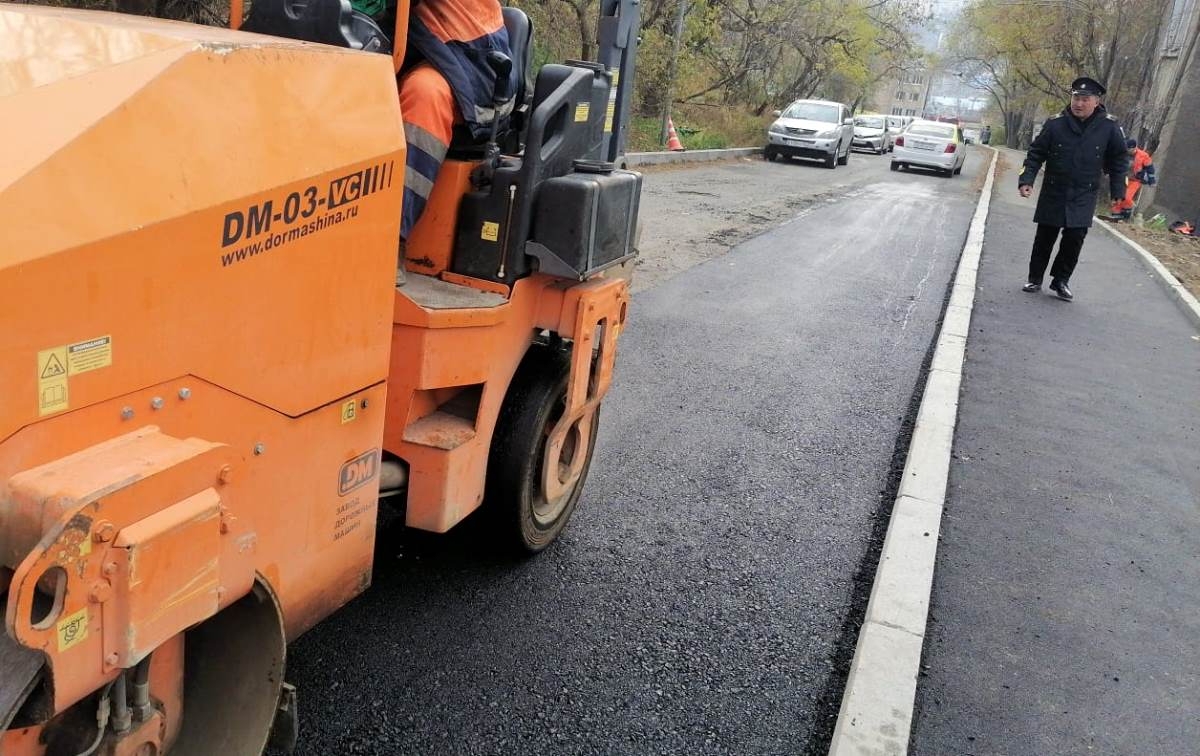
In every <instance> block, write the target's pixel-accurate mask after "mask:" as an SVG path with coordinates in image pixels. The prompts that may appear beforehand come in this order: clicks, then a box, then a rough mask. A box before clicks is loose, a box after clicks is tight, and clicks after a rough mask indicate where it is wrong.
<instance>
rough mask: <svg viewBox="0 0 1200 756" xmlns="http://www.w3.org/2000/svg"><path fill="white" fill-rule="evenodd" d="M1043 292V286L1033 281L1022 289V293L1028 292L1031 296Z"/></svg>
mask: <svg viewBox="0 0 1200 756" xmlns="http://www.w3.org/2000/svg"><path fill="white" fill-rule="evenodd" d="M1051 288H1053V287H1051ZM1041 290H1042V285H1041V284H1040V283H1034V282H1033V281H1030V282H1029V283H1027V284H1025V285H1024V286H1022V287H1021V291H1027V292H1029V293H1031V294H1032V293H1034V292H1037V291H1041Z"/></svg>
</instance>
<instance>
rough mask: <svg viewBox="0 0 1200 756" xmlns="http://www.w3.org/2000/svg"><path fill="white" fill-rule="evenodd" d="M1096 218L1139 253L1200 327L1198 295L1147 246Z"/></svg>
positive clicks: (1106, 228) (1145, 263)
mask: <svg viewBox="0 0 1200 756" xmlns="http://www.w3.org/2000/svg"><path fill="white" fill-rule="evenodd" d="M1096 220H1097V221H1098V222H1099V225H1100V227H1101V228H1103V229H1105V230H1106V231H1108V232H1109V233H1110V234H1113V235H1114V236H1116V237H1117V238H1118V239H1120V240H1121V241H1123V242H1125V244H1127V245H1128V246H1129V248H1130V249H1132V250H1133V251H1134V252H1135V253H1136V254H1137V256H1138V257H1139V258H1140V259H1141V261H1142V264H1143V265H1145V266H1146V267H1147V268H1149V269H1150V272H1151V273H1154V274H1155V277H1156V278H1158V281H1159V283H1161V284H1162V285H1163V287H1164V288H1165V289H1166V290H1167V293H1168V294H1170V295H1171V298H1172V299H1174V300H1175V301H1176V302H1178V303H1179V307H1180V309H1182V310H1183V312H1184V314H1185V315H1187V316H1188V317H1189V318H1191V320H1192V323H1193V324H1194V325H1195V326H1196V327H1197V328H1200V300H1197V299H1196V297H1195V296H1193V295H1192V293H1191V292H1190V291H1188V290H1187V288H1186V287H1184V285H1183V284H1182V283H1180V282H1179V279H1178V278H1176V277H1175V276H1174V275H1173V274H1172V273H1171V271H1169V270H1167V266H1165V265H1163V264H1162V263H1161V262H1159V261H1158V258H1157V257H1155V256H1154V255H1153V254H1152V253H1150V252H1149V251H1148V250H1147V249H1146V248H1145V247H1143V246H1142V245H1140V244H1138V243H1137V242H1135V241H1134V240H1133V239H1130V238H1129V237H1128V236H1126V235H1125V234H1123V233H1121V232H1120V231H1118V230H1117V229H1116V228H1114V227H1113V226H1112V225H1111V224H1110V223H1108V222H1107V221H1103V220H1100V219H1099V218H1097V219H1096Z"/></svg>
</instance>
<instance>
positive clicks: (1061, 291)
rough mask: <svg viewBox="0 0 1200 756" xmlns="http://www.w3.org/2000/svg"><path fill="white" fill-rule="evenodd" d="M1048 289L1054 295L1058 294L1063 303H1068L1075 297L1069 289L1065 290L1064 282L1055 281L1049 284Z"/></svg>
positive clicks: (1065, 283)
mask: <svg viewBox="0 0 1200 756" xmlns="http://www.w3.org/2000/svg"><path fill="white" fill-rule="evenodd" d="M1050 289H1051V291H1053V292H1054V293H1055V294H1058V298H1059V299H1062V300H1064V301H1067V302H1070V301H1071V300H1072V299H1074V298H1075V295H1074V294H1072V293H1071V290H1070V289H1069V288H1067V282H1066V281H1059V280H1058V279H1055V280H1053V281H1051V282H1050Z"/></svg>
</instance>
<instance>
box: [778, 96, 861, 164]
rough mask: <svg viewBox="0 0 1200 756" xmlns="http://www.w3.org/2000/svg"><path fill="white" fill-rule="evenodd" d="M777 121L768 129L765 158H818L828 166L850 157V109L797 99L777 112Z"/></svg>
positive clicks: (840, 105) (827, 102) (852, 136)
mask: <svg viewBox="0 0 1200 756" xmlns="http://www.w3.org/2000/svg"><path fill="white" fill-rule="evenodd" d="M775 115H776V116H778V120H776V121H775V123H773V124H771V126H770V128H768V129H767V145H766V147H764V148H763V157H765V158H766V159H767V160H774V159H775V158H776V157H779V156H781V155H782V156H783V157H802V158H816V159H818V160H823V161H825V167H826V168H836V167H837V166H839V165H845V164H846V162H847V161H849V159H850V143H851V141H852V140H853V139H854V121H853V120H852V119H851V118H850V109H849V108H847V107H846V106H845V105H843V104H842V103H840V102H831V101H829V100H796V101H795V102H793V103H792V104H791V105H788V106H787V109H786V110H784V111H782V112H780V111H778V110H777V111H775Z"/></svg>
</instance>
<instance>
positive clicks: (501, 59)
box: [471, 50, 513, 188]
mask: <svg viewBox="0 0 1200 756" xmlns="http://www.w3.org/2000/svg"><path fill="white" fill-rule="evenodd" d="M485 60H486V61H487V64H488V68H490V69H492V73H494V74H495V75H496V87H495V89H493V90H492V132H491V134H490V135H488V142H487V146H486V147H485V148H484V150H483V162H482V163H481V164H480V165H478V166H476V167H475V170H473V171H471V183H472V185H474V186H475V187H476V188H480V187H483V186H487V185H488V184H490V183H492V176H493V175H495V172H496V169H497V168H499V167H500V145H499V144H498V143H497V142H496V132H497V131H499V129H500V106H501V105H503V104H504V103H505V102H506V101H507V100H509V99H510V98H511V97H512V94H513V93H512V87H511V86H510V84H511V81H510V80H509V77H510V76H511V75H512V67H513V63H512V58H510V57H508V56H507V55H505V54H504V53H502V52H500V51H499V50H489V51H488V54H487V56H486V57H485Z"/></svg>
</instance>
